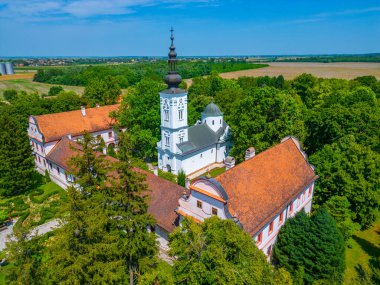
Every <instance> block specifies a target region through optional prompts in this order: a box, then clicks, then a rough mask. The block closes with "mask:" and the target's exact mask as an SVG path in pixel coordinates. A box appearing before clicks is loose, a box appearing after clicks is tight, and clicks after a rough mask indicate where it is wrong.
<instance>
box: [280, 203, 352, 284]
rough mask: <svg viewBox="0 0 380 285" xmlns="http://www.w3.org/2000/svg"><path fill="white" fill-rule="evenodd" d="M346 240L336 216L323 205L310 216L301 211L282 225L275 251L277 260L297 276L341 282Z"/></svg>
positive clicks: (296, 277) (305, 280) (311, 281)
mask: <svg viewBox="0 0 380 285" xmlns="http://www.w3.org/2000/svg"><path fill="white" fill-rule="evenodd" d="M344 248H345V245H344V240H343V237H342V235H341V233H340V231H339V230H338V228H337V226H336V223H335V221H334V219H333V218H332V217H331V216H330V215H329V213H328V212H327V210H326V209H325V208H323V207H321V208H320V209H319V210H318V211H317V212H316V213H315V214H314V215H313V216H312V217H311V218H309V217H308V216H307V215H306V214H305V212H303V211H302V212H300V213H299V214H297V216H296V217H295V218H293V219H289V220H287V222H286V223H285V225H284V226H283V227H282V228H281V231H280V233H279V235H278V238H277V241H276V245H275V247H274V251H273V260H274V262H275V263H277V264H279V265H281V266H284V268H286V269H287V270H288V271H289V272H290V273H291V274H293V276H294V278H295V280H297V282H300V279H302V278H303V281H304V282H305V283H307V284H312V283H313V282H315V281H317V280H334V282H338V283H340V282H341V278H342V274H343V272H344V268H345V263H344Z"/></svg>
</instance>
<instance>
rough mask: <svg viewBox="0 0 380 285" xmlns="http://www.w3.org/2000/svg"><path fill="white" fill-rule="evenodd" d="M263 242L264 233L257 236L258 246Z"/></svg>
mask: <svg viewBox="0 0 380 285" xmlns="http://www.w3.org/2000/svg"><path fill="white" fill-rule="evenodd" d="M262 241H263V233H262V232H261V233H259V235H258V236H257V244H260V243H261V242H262Z"/></svg>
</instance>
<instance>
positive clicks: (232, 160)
mask: <svg viewBox="0 0 380 285" xmlns="http://www.w3.org/2000/svg"><path fill="white" fill-rule="evenodd" d="M224 164H225V165H226V170H228V169H231V168H232V167H234V166H235V158H233V157H232V156H227V157H226V159H225V160H224Z"/></svg>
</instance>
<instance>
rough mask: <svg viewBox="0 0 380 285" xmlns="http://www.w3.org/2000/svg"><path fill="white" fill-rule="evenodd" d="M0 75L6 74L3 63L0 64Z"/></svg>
mask: <svg viewBox="0 0 380 285" xmlns="http://www.w3.org/2000/svg"><path fill="white" fill-rule="evenodd" d="M0 74H1V75H5V74H7V72H6V69H5V63H4V62H0Z"/></svg>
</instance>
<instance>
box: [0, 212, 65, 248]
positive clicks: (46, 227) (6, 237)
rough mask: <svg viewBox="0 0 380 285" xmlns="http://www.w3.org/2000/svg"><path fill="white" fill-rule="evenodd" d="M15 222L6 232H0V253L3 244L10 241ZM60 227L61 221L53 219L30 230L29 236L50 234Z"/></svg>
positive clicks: (3, 246)
mask: <svg viewBox="0 0 380 285" xmlns="http://www.w3.org/2000/svg"><path fill="white" fill-rule="evenodd" d="M16 222H17V220H14V223H13V224H12V225H11V226H9V227H8V228H7V229H6V230H4V231H1V232H0V251H2V250H3V249H5V247H6V246H5V243H6V242H9V241H10V236H11V235H12V233H13V226H14V224H16ZM60 225H61V220H60V219H54V220H51V221H49V222H47V223H45V224H42V225H39V226H37V227H35V228H34V229H32V230H31V231H30V236H35V235H44V234H46V233H47V232H50V231H52V230H54V229H56V228H58V227H59V226H60Z"/></svg>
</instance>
